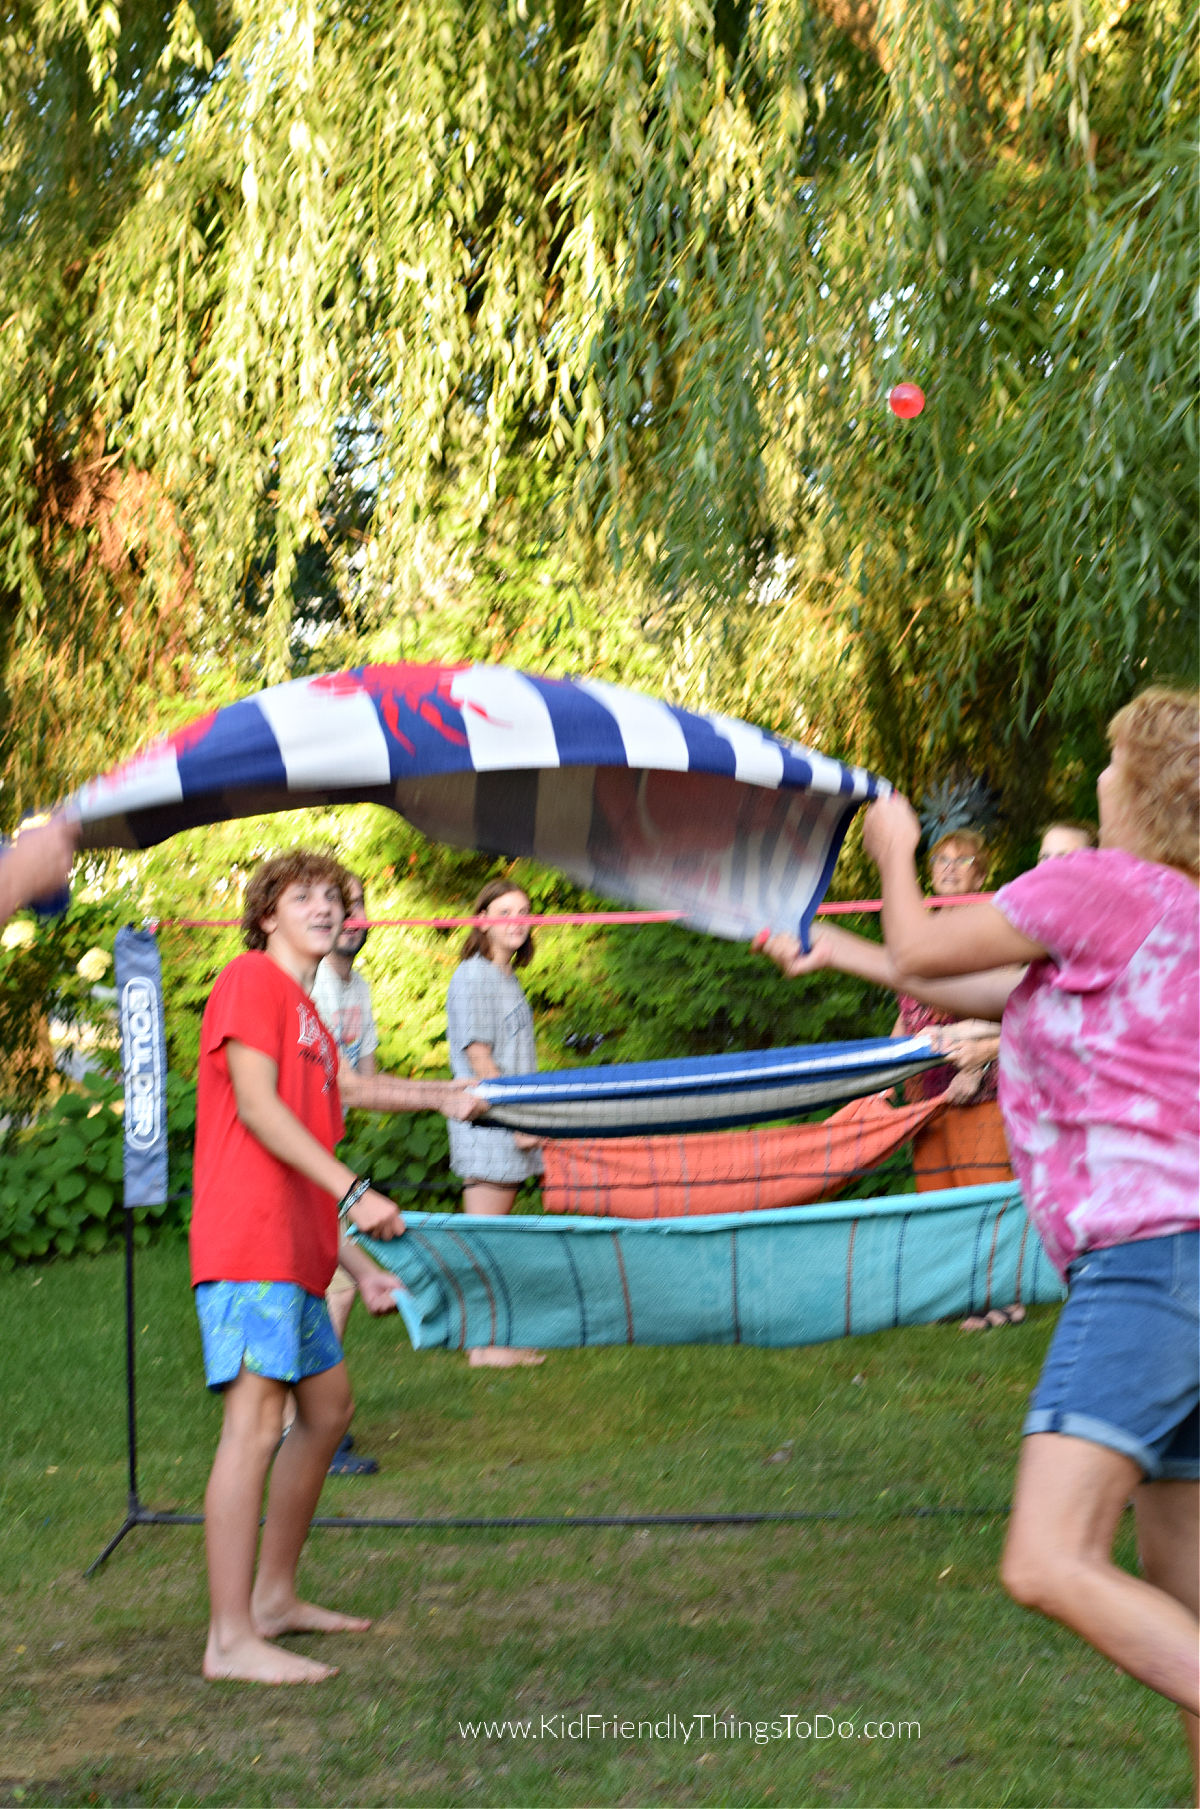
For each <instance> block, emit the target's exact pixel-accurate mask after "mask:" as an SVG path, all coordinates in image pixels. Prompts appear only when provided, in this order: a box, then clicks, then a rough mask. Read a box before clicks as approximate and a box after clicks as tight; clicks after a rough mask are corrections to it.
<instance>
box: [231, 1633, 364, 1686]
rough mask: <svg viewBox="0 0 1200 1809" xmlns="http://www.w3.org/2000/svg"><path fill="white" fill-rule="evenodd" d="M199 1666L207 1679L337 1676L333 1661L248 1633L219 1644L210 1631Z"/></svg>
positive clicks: (261, 1680)
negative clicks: (304, 1655) (321, 1661)
mask: <svg viewBox="0 0 1200 1809" xmlns="http://www.w3.org/2000/svg"><path fill="white" fill-rule="evenodd" d="M201 1670H202V1671H203V1673H204V1675H205V1677H206V1678H207V1679H208V1681H209V1682H210V1683H217V1682H220V1681H222V1680H226V1681H232V1682H236V1683H324V1681H325V1679H326V1678H327V1677H336V1676H337V1666H336V1665H322V1664H318V1663H317V1661H316V1659H314V1658H301V1657H300V1656H299V1654H298V1653H296V1652H285V1651H284V1650H283V1648H282V1646H273V1645H271V1643H270V1642H269V1641H268V1640H265V1639H259V1638H257V1637H255V1636H254V1635H251V1634H247V1635H246V1637H245V1638H244V1639H239V1640H235V1641H233V1642H232V1643H231V1644H230V1645H228V1646H224V1647H222V1646H220V1645H218V1643H217V1641H216V1640H215V1639H214V1637H213V1635H212V1634H211V1633H210V1634H209V1636H208V1644H207V1645H206V1646H205V1648H204V1662H203V1664H202V1666H201Z"/></svg>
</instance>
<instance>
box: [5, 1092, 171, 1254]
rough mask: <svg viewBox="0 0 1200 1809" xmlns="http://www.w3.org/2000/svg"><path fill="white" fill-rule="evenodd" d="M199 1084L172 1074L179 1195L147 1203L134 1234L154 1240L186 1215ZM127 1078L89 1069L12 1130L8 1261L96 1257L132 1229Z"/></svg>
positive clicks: (7, 1170)
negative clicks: (125, 1145) (125, 1139)
mask: <svg viewBox="0 0 1200 1809" xmlns="http://www.w3.org/2000/svg"><path fill="white" fill-rule="evenodd" d="M195 1091H196V1090H195V1087H194V1086H193V1085H192V1084H191V1082H189V1081H186V1080H184V1079H182V1078H181V1077H180V1076H179V1075H176V1074H171V1075H169V1076H168V1080H167V1110H168V1121H169V1123H170V1127H171V1146H172V1147H171V1151H170V1157H171V1161H170V1184H171V1198H170V1199H169V1200H168V1201H167V1202H166V1204H164V1205H161V1206H143V1207H139V1208H138V1209H137V1211H136V1213H135V1215H134V1228H133V1235H134V1241H135V1243H138V1244H148V1243H150V1242H151V1241H152V1239H154V1238H157V1237H160V1236H162V1235H164V1234H167V1235H171V1236H175V1235H178V1233H179V1231H180V1230H181V1228H182V1227H183V1226H184V1225H185V1224H186V1222H187V1214H186V1200H187V1197H188V1196H189V1195H190V1188H191V1142H192V1134H193V1131H194V1129H195V1121H196V1103H195ZM121 1107H122V1098H121V1084H120V1082H119V1081H117V1080H114V1079H112V1078H111V1077H110V1076H109V1075H105V1074H89V1075H87V1076H86V1078H85V1079H84V1081H83V1083H82V1085H81V1086H80V1087H78V1088H72V1089H71V1090H70V1091H64V1092H62V1093H60V1094H59V1096H58V1097H57V1098H56V1099H55V1100H53V1101H52V1102H51V1104H50V1105H48V1106H47V1107H46V1109H45V1111H43V1112H42V1113H41V1114H40V1116H39V1117H38V1118H37V1119H36V1120H35V1121H34V1122H33V1123H31V1124H28V1125H21V1126H17V1127H15V1128H10V1129H9V1131H8V1133H7V1135H6V1137H5V1139H4V1145H3V1167H2V1174H0V1269H11V1268H12V1267H13V1266H14V1264H16V1263H18V1262H31V1261H36V1260H38V1259H40V1258H43V1257H50V1256H74V1255H77V1254H80V1253H86V1254H89V1255H95V1254H96V1253H97V1252H98V1251H100V1250H104V1249H106V1248H108V1247H109V1246H110V1245H111V1244H114V1243H116V1242H118V1241H119V1240H120V1238H121V1236H122V1235H123V1232H122V1215H123V1212H124V1168H123V1151H122V1116H121Z"/></svg>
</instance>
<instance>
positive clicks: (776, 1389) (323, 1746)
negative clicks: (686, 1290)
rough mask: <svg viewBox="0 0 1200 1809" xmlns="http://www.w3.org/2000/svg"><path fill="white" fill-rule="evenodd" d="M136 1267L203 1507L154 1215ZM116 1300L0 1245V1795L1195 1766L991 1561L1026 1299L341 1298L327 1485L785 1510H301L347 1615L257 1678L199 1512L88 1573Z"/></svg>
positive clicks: (468, 1505) (156, 1440)
mask: <svg viewBox="0 0 1200 1809" xmlns="http://www.w3.org/2000/svg"><path fill="white" fill-rule="evenodd" d="M137 1276H138V1302H137V1334H138V1339H137V1341H138V1378H139V1407H140V1412H139V1435H140V1451H141V1463H140V1494H141V1498H142V1501H143V1502H144V1503H145V1504H146V1505H148V1506H151V1507H155V1508H160V1509H177V1510H181V1511H195V1510H196V1509H197V1508H198V1506H199V1503H200V1500H201V1496H202V1493H203V1488H204V1482H205V1478H206V1475H207V1470H208V1465H209V1462H210V1459H211V1454H212V1448H213V1444H214V1441H215V1438H216V1432H217V1426H218V1418H219V1406H218V1404H217V1403H216V1402H214V1401H213V1400H211V1399H210V1398H209V1397H208V1396H207V1395H206V1393H205V1390H204V1388H203V1384H202V1380H201V1370H200V1358H199V1339H198V1335H197V1332H196V1326H195V1319H194V1315H193V1312H192V1307H191V1301H190V1297H189V1293H188V1288H187V1277H186V1263H185V1257H184V1252H183V1251H182V1249H178V1248H172V1247H161V1248H157V1249H154V1250H150V1251H145V1252H141V1253H139V1256H138V1270H137ZM123 1314H124V1305H123V1293H122V1272H121V1259H120V1258H119V1257H117V1256H106V1257H102V1258H99V1259H96V1260H92V1261H89V1260H76V1261H72V1262H63V1263H58V1264H53V1265H50V1266H46V1267H42V1268H36V1269H24V1270H21V1271H18V1272H15V1273H12V1274H9V1275H5V1276H0V1350H2V1352H3V1359H4V1376H5V1391H4V1393H5V1410H4V1416H3V1433H2V1438H3V1447H4V1464H3V1483H2V1487H3V1500H2V1502H0V1626H2V1628H3V1639H2V1640H0V1802H3V1803H21V1804H25V1805H36V1804H93V1803H94V1804H110V1803H111V1804H143V1803H144V1804H193V1803H195V1804H199V1803H214V1804H217V1803H219V1804H264V1805H265V1804H296V1805H301V1804H333V1805H348V1804H428V1805H442V1804H469V1805H476V1804H479V1805H486V1804H504V1805H518V1804H547V1805H558V1804H563V1805H574V1804H578V1805H600V1804H657V1803H663V1804H719V1805H749V1804H764V1805H801V1804H825V1803H829V1804H841V1803H846V1804H872V1805H874V1804H880V1805H882V1804H919V1805H925V1804H929V1805H932V1804H958V1805H967V1804H1030V1805H1039V1806H1040V1805H1044V1804H1048V1803H1053V1804H1061V1805H1068V1804H1079V1805H1106V1806H1111V1805H1134V1804H1175V1803H1183V1802H1185V1801H1186V1800H1187V1789H1188V1781H1187V1767H1186V1763H1185V1760H1184V1757H1183V1750H1182V1743H1181V1741H1180V1739H1179V1737H1178V1733H1177V1728H1176V1723H1175V1717H1174V1714H1173V1711H1172V1710H1171V1709H1169V1708H1168V1707H1167V1706H1166V1705H1165V1704H1164V1703H1162V1702H1160V1701H1159V1700H1158V1699H1156V1698H1153V1697H1151V1696H1150V1695H1149V1694H1148V1693H1147V1692H1145V1691H1144V1690H1142V1689H1141V1688H1139V1687H1138V1686H1137V1685H1136V1684H1134V1683H1132V1682H1130V1681H1129V1680H1128V1679H1127V1678H1125V1677H1123V1676H1121V1675H1120V1674H1118V1673H1117V1672H1116V1671H1114V1670H1113V1669H1112V1668H1111V1667H1110V1666H1108V1665H1107V1664H1105V1663H1104V1662H1103V1661H1102V1660H1101V1659H1099V1658H1098V1657H1096V1656H1095V1655H1094V1654H1092V1653H1091V1652H1090V1651H1088V1650H1087V1649H1086V1648H1084V1647H1083V1646H1082V1645H1080V1644H1079V1643H1078V1642H1077V1641H1076V1640H1074V1639H1072V1638H1071V1637H1070V1636H1069V1635H1067V1634H1066V1633H1063V1632H1061V1631H1060V1630H1059V1629H1057V1628H1055V1627H1052V1626H1050V1625H1049V1624H1047V1623H1044V1622H1041V1621H1038V1620H1036V1619H1034V1618H1033V1617H1031V1616H1028V1615H1025V1614H1023V1613H1022V1612H1021V1611H1020V1610H1018V1609H1017V1608H1016V1607H1015V1606H1014V1605H1013V1604H1012V1603H1010V1602H1009V1601H1008V1600H1007V1599H1006V1598H1005V1597H1004V1596H1003V1595H1002V1594H1001V1592H1000V1590H999V1588H998V1586H997V1584H996V1581H995V1569H996V1560H997V1555H998V1552H999V1547H1000V1541H1001V1538H1002V1535H1003V1527H1004V1519H1003V1508H1004V1505H1005V1502H1006V1499H1007V1491H1008V1486H1009V1481H1010V1476H1011V1470H1012V1465H1013V1459H1014V1453H1015V1448H1016V1442H1017V1427H1018V1425H1019V1422H1020V1417H1021V1413H1022V1408H1023V1402H1024V1399H1025V1396H1026V1394H1027V1392H1028V1389H1029V1386H1030V1384H1031V1382H1032V1379H1033V1377H1034V1375H1035V1373H1036V1370H1037V1367H1038V1363H1039V1361H1040V1358H1041V1355H1042V1352H1043V1350H1044V1348H1045V1344H1046V1340H1047V1337H1048V1335H1049V1332H1050V1329H1051V1326H1052V1323H1053V1317H1054V1314H1053V1311H1052V1310H1050V1309H1043V1310H1041V1311H1039V1312H1037V1313H1035V1314H1034V1315H1033V1317H1032V1320H1031V1322H1030V1323H1029V1324H1027V1325H1026V1326H1024V1327H1022V1328H1019V1329H1015V1330H1011V1331H1005V1332H995V1333H989V1334H983V1335H976V1336H974V1337H968V1336H965V1335H963V1334H960V1333H959V1332H958V1331H957V1330H955V1329H954V1328H952V1327H929V1328H927V1329H920V1330H914V1331H904V1332H889V1333H882V1334H879V1335H878V1336H875V1337H871V1338H859V1339H853V1340H848V1341H845V1342H842V1343H839V1344H830V1345H824V1346H820V1347H818V1348H815V1349H810V1350H798V1351H756V1350H715V1349H677V1350H612V1351H590V1352H584V1351H568V1352H556V1353H552V1354H551V1356H550V1357H549V1358H548V1360H547V1362H546V1364H545V1365H544V1367H543V1368H541V1369H538V1370H525V1371H516V1372H510V1373H508V1374H504V1375H499V1374H496V1373H494V1372H493V1373H491V1374H489V1373H487V1372H478V1371H477V1372H469V1371H468V1369H467V1367H466V1364H465V1361H464V1360H463V1359H462V1358H461V1357H452V1356H448V1355H437V1354H434V1355H426V1356H420V1357H418V1356H416V1355H415V1354H414V1353H413V1352H412V1351H411V1350H410V1349H409V1348H408V1347H407V1344H406V1341H405V1339H404V1335H403V1331H402V1328H401V1326H400V1324H399V1322H398V1321H397V1320H390V1321H386V1322H376V1323H372V1322H369V1321H367V1320H365V1319H361V1318H356V1319H355V1320H354V1321H353V1322H352V1326H351V1333H350V1340H349V1346H348V1353H349V1359H350V1367H351V1373H352V1376H353V1379H354V1383H355V1391H356V1394H357V1397H358V1402H359V1409H358V1415H357V1418H356V1422H355V1431H356V1435H357V1438H358V1442H359V1446H360V1447H361V1448H362V1449H364V1450H366V1451H369V1452H371V1453H373V1454H375V1455H377V1456H378V1457H379V1458H380V1460H381V1465H382V1469H381V1473H380V1475H379V1476H377V1477H373V1478H370V1479H365V1480H363V1479H354V1480H344V1481H331V1482H330V1483H329V1484H327V1486H326V1491H325V1495H324V1497H323V1500H322V1511H323V1512H326V1513H332V1514H337V1513H343V1514H351V1515H353V1514H364V1515H394V1516H398V1515H420V1516H427V1515H474V1514H480V1515H489V1516H500V1515H524V1514H535V1515H537V1514H545V1515H553V1514H562V1515H571V1514H597V1515H599V1514H627V1513H639V1512H647V1513H674V1512H683V1511H687V1510H694V1511H699V1512H706V1513H721V1512H752V1513H755V1512H757V1513H769V1512H774V1511H786V1512H791V1513H798V1514H799V1513H803V1514H808V1515H812V1516H813V1517H812V1518H811V1519H805V1520H802V1521H799V1522H792V1523H785V1524H777V1525H757V1526H739V1527H706V1528H699V1529H697V1528H681V1527H639V1528H624V1529H611V1528H605V1529H599V1528H591V1527H578V1528H572V1527H563V1528H536V1529H523V1530H519V1531H514V1530H512V1529H499V1530H493V1529H487V1530H471V1531H465V1530H461V1529H458V1530H445V1531H425V1530H422V1531H395V1530H369V1531H361V1530H341V1529H338V1530H334V1529H330V1530H321V1529H318V1530H316V1531H314V1533H313V1534H312V1536H311V1538H310V1541H309V1546H308V1552H307V1557H306V1563H305V1568H304V1572H303V1581H304V1586H305V1588H306V1590H307V1592H308V1593H310V1594H312V1595H313V1596H315V1597H316V1598H317V1599H319V1600H323V1601H327V1602H330V1603H331V1604H334V1605H337V1606H343V1607H347V1608H352V1609H354V1610H356V1611H359V1612H362V1613H365V1614H370V1615H371V1616H373V1617H374V1626H373V1628H372V1631H371V1632H370V1633H369V1634H368V1635H366V1636H364V1637H362V1638H359V1639H349V1638H347V1639H339V1640H333V1641H329V1642H326V1644H325V1646H324V1647H323V1648H322V1654H321V1655H322V1656H328V1657H332V1658H333V1659H334V1660H335V1662H336V1663H338V1664H339V1665H340V1667H341V1671H340V1675H339V1676H338V1677H336V1678H335V1679H333V1680H332V1681H331V1682H329V1683H327V1684H323V1685H320V1686H318V1687H316V1688H312V1689H300V1690H279V1691H265V1690H264V1691H258V1690H254V1689H252V1688H249V1687H245V1686H238V1685H220V1686H214V1685H207V1684H205V1683H203V1682H202V1680H201V1678H200V1675H199V1670H198V1665H199V1658H200V1652H201V1647H202V1643H203V1633H204V1623H205V1590H204V1571H203V1556H202V1548H201V1533H200V1530H199V1528H192V1527H176V1526H168V1527H138V1528H136V1529H135V1530H134V1531H133V1532H132V1533H131V1534H130V1536H129V1537H128V1538H127V1539H126V1540H125V1541H124V1543H123V1544H122V1545H121V1546H120V1547H119V1548H118V1550H117V1552H116V1553H115V1554H114V1556H113V1557H112V1558H111V1559H110V1561H109V1562H108V1563H107V1564H106V1565H105V1566H104V1567H103V1568H102V1569H101V1570H100V1571H99V1572H98V1573H97V1574H96V1576H95V1577H94V1578H92V1579H91V1580H90V1581H85V1580H84V1578H83V1574H82V1573H83V1571H84V1569H85V1567H86V1565H87V1564H88V1563H89V1562H90V1561H91V1560H92V1559H93V1558H94V1557H95V1556H96V1555H97V1553H98V1552H99V1551H100V1549H101V1547H102V1546H103V1545H104V1544H105V1542H106V1541H107V1539H108V1538H109V1537H110V1535H111V1534H112V1533H114V1532H115V1531H116V1529H117V1527H118V1526H119V1525H120V1523H121V1521H122V1519H123V1517H124V1512H125V1503H126V1459H125V1418H124V1357H123V1324H124V1321H123ZM1123 1555H1124V1558H1125V1561H1127V1562H1129V1563H1132V1544H1131V1541H1127V1544H1126V1549H1125V1550H1124V1554H1123ZM296 1643H297V1645H299V1644H301V1643H302V1642H296ZM312 1643H313V1642H310V1644H309V1649H311V1647H312ZM589 1717H591V1719H590V1721H589V1719H588V1718H589ZM788 1717H791V1719H790V1721H789V1720H788ZM818 1717H820V1718H821V1719H818ZM485 1722H486V1723H493V1724H502V1723H508V1724H509V1726H508V1727H501V1726H499V1725H494V1726H492V1727H491V1728H490V1729H484V1728H483V1727H481V1726H480V1724H482V1723H485ZM875 1723H882V1724H883V1725H884V1728H885V1729H886V1728H888V1727H890V1728H891V1729H892V1732H891V1733H890V1735H888V1734H887V1733H883V1734H882V1735H881V1736H880V1737H875V1738H872V1737H869V1734H870V1733H871V1732H872V1731H874V1729H873V1725H871V1724H875ZM902 1723H906V1724H912V1725H909V1726H908V1727H907V1728H906V1729H904V1730H903V1731H902V1729H901V1725H900V1724H902ZM469 1724H475V1725H474V1729H473V1730H472V1727H471V1726H470V1725H469ZM513 1724H528V1725H527V1726H526V1727H525V1728H524V1729H523V1730H522V1729H521V1728H520V1727H517V1726H514V1725H513ZM806 1729H807V1730H808V1731H807V1732H806ZM839 1730H840V1731H839Z"/></svg>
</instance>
